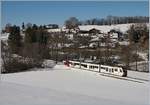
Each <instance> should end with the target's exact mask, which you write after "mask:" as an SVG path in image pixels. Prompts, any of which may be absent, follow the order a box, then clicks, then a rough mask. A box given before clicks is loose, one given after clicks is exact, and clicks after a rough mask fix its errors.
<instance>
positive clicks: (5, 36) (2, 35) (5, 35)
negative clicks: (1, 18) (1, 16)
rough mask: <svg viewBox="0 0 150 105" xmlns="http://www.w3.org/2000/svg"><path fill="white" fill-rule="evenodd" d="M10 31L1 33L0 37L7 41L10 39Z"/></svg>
mask: <svg viewBox="0 0 150 105" xmlns="http://www.w3.org/2000/svg"><path fill="white" fill-rule="evenodd" d="M8 36H9V33H4V34H1V36H0V39H1V40H3V41H6V40H7V39H8Z"/></svg>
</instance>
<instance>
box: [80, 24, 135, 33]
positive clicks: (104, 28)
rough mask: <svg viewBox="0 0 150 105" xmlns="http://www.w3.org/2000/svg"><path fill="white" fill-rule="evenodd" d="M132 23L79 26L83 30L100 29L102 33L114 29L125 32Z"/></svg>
mask: <svg viewBox="0 0 150 105" xmlns="http://www.w3.org/2000/svg"><path fill="white" fill-rule="evenodd" d="M131 25H132V24H118V25H102V26H99V25H83V26H79V29H80V30H83V31H89V30H91V29H93V28H94V29H97V30H100V31H101V32H102V33H107V32H109V31H110V30H112V29H115V30H118V31H121V32H123V33H125V32H126V31H127V30H128V29H129V28H130V26H131Z"/></svg>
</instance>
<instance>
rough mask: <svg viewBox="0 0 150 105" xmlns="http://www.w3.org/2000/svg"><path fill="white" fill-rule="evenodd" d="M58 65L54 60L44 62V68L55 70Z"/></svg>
mask: <svg viewBox="0 0 150 105" xmlns="http://www.w3.org/2000/svg"><path fill="white" fill-rule="evenodd" d="M55 65H56V63H55V61H53V60H44V61H43V64H42V67H44V68H53V67H54V66H55Z"/></svg>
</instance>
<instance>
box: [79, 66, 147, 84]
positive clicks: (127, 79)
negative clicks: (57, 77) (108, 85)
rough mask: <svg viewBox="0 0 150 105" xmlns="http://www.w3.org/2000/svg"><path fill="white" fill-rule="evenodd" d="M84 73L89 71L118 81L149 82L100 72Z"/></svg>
mask: <svg viewBox="0 0 150 105" xmlns="http://www.w3.org/2000/svg"><path fill="white" fill-rule="evenodd" d="M76 69H78V70H85V69H79V68H76ZM85 71H91V72H95V73H99V74H100V75H101V76H106V77H111V78H115V79H120V80H126V81H130V82H136V83H145V82H149V80H146V79H142V78H135V77H130V76H127V77H120V76H117V75H111V74H107V73H100V72H97V71H92V70H85Z"/></svg>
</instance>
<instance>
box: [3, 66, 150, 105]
mask: <svg viewBox="0 0 150 105" xmlns="http://www.w3.org/2000/svg"><path fill="white" fill-rule="evenodd" d="M47 70H48V71H47ZM47 70H45V71H31V72H22V73H14V74H4V75H2V78H1V83H0V105H150V104H149V102H148V101H149V99H148V98H149V82H145V83H142V84H141V83H136V82H129V81H125V80H119V79H115V78H110V77H105V76H101V75H99V74H98V73H95V72H89V71H85V70H77V69H70V68H66V67H64V66H62V65H57V66H56V67H55V68H54V69H53V70H49V69H47ZM130 76H132V77H134V76H136V77H138V78H144V79H148V74H145V73H138V72H137V73H134V72H131V73H130Z"/></svg>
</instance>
